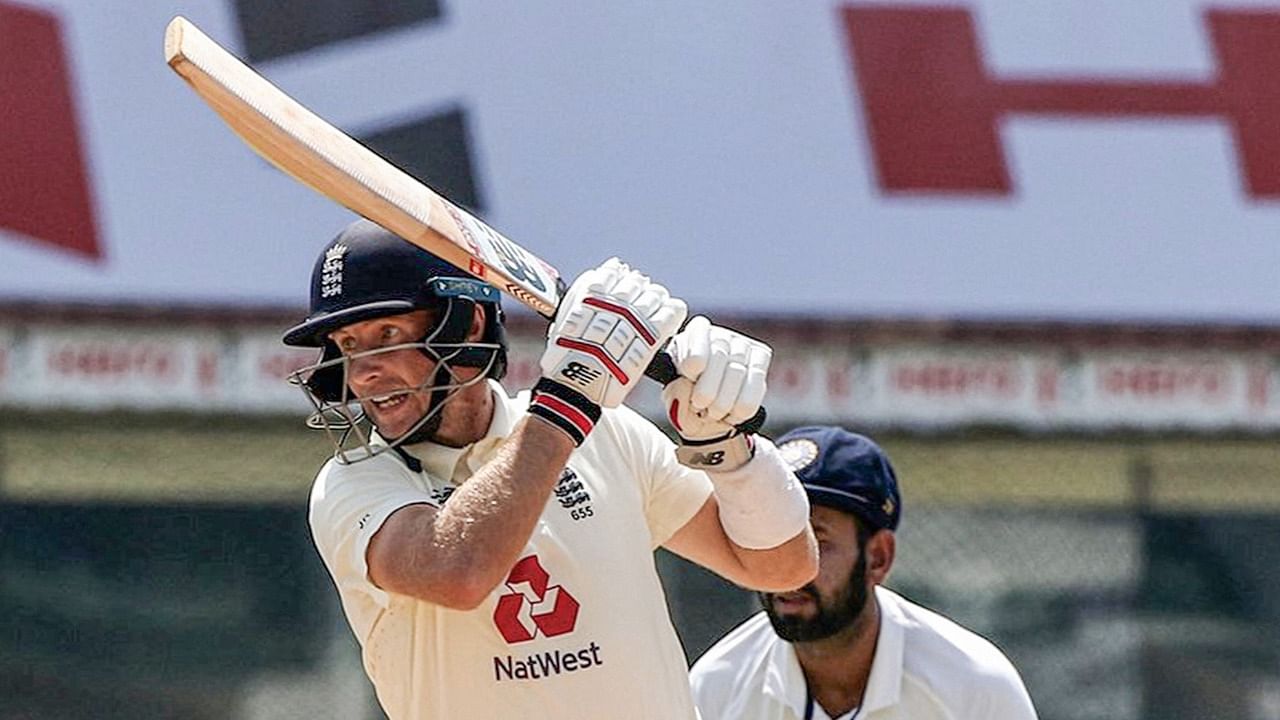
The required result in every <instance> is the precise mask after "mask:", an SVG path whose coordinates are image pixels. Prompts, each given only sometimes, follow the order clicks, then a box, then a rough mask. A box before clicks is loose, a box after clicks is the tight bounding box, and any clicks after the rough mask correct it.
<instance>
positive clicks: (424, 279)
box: [284, 219, 500, 347]
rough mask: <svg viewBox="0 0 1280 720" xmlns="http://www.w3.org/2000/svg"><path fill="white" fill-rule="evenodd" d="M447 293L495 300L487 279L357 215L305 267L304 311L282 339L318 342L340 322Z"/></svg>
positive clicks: (429, 302) (422, 303)
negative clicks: (308, 293)
mask: <svg viewBox="0 0 1280 720" xmlns="http://www.w3.org/2000/svg"><path fill="white" fill-rule="evenodd" d="M450 295H467V296H469V297H471V298H472V299H473V300H476V301H477V302H492V303H497V302H499V300H500V298H499V296H498V290H497V288H495V287H493V286H492V285H490V284H488V283H486V282H482V281H480V280H476V279H474V278H472V277H471V276H470V275H468V274H467V273H465V272H463V271H462V270H460V269H458V268H456V267H454V266H453V265H451V264H449V263H447V262H445V261H444V260H441V259H440V258H438V257H436V256H435V255H432V254H431V253H429V252H427V251H426V250H423V249H422V248H420V247H418V246H416V245H413V244H412V243H409V242H406V241H404V240H402V239H401V238H400V237H399V236H398V235H395V234H394V233H392V232H389V231H388V230H385V229H383V228H382V227H381V226H379V225H377V224H375V223H372V222H370V221H368V220H365V219H360V220H357V221H355V222H353V223H351V224H350V225H348V226H347V227H346V228H344V229H343V231H342V232H341V233H339V234H338V236H337V237H335V238H334V239H333V240H330V241H329V244H328V245H326V246H325V248H324V250H322V251H321V253H320V256H319V258H317V260H316V264H315V268H314V269H313V270H312V273H311V309H310V312H309V314H308V315H307V319H306V320H305V321H303V322H301V323H299V324H297V325H295V326H294V327H292V328H290V329H289V330H288V331H287V332H286V333H285V335H284V342H285V344H287V345H302V346H313V347H320V346H322V345H323V344H324V338H325V336H327V335H328V334H329V333H330V332H332V331H333V330H336V329H338V328H340V327H342V326H344V325H349V324H351V323H354V322H358V321H360V320H370V319H372V318H376V317H385V316H388V315H398V314H400V313H405V312H410V311H413V310H416V309H419V308H424V307H432V306H434V305H435V304H436V303H438V302H439V301H440V298H443V297H448V296H450Z"/></svg>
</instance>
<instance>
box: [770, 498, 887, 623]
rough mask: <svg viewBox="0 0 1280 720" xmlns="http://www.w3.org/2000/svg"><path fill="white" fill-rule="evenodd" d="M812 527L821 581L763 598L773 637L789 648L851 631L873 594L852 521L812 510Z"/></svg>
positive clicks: (821, 508) (846, 516)
mask: <svg viewBox="0 0 1280 720" xmlns="http://www.w3.org/2000/svg"><path fill="white" fill-rule="evenodd" d="M810 522H811V524H812V525H813V533H814V535H815V536H816V537H817V539H818V553H819V569H818V576H817V577H816V578H814V579H813V581H812V582H810V583H809V584H808V585H805V586H804V587H802V588H800V589H799V590H793V591H791V592H786V593H760V601H761V603H762V604H763V605H764V609H765V612H766V613H767V614H768V616H769V621H770V622H771V623H772V624H773V629H774V631H776V632H777V633H778V636H779V637H781V638H782V639H783V640H787V641H789V642H809V641H813V640H822V639H824V638H828V637H831V636H832V635H835V634H836V633H838V632H840V631H841V630H843V629H845V628H847V627H849V626H851V625H852V624H853V623H854V622H855V621H856V620H857V619H858V617H859V616H860V615H861V614H862V611H863V609H864V608H865V607H866V604H867V598H868V597H869V592H870V590H869V586H868V583H867V554H866V548H863V547H859V545H858V526H857V521H856V520H854V518H853V516H852V515H850V514H848V513H846V512H843V511H841V510H835V509H833V508H829V507H825V506H822V505H814V506H813V508H812V510H811V512H810Z"/></svg>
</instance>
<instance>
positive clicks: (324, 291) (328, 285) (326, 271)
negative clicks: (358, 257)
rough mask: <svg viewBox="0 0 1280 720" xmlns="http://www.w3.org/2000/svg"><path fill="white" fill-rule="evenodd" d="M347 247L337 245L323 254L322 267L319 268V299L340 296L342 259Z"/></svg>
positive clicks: (340, 244)
mask: <svg viewBox="0 0 1280 720" xmlns="http://www.w3.org/2000/svg"><path fill="white" fill-rule="evenodd" d="M346 254H347V246H346V245H343V244H342V243H338V244H337V245H334V246H333V247H331V248H329V249H328V250H326V251H325V252H324V265H321V266H320V297H326V298H327V297H333V296H334V295H341V294H342V268H343V265H344V262H343V258H344V257H345V256H346Z"/></svg>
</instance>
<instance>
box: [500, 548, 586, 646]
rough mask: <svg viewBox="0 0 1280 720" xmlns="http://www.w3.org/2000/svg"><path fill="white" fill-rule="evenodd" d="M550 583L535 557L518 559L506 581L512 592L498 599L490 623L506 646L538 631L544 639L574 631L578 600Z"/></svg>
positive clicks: (534, 635) (531, 637)
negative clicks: (496, 628) (506, 643)
mask: <svg viewBox="0 0 1280 720" xmlns="http://www.w3.org/2000/svg"><path fill="white" fill-rule="evenodd" d="M550 581H551V576H550V575H549V574H548V573H547V571H546V570H544V569H542V564H541V563H539V562H538V556H537V555H529V556H527V557H523V558H520V560H519V561H518V562H517V563H516V564H515V567H513V568H511V573H510V574H509V575H507V582H506V584H507V589H508V590H510V591H511V592H510V593H508V594H506V595H503V596H502V597H500V598H498V607H496V608H495V609H494V611H493V623H494V625H497V626H498V632H499V633H501V634H502V637H503V638H505V639H506V641H507V642H508V643H513V644H514V643H520V642H525V641H527V640H532V639H533V638H534V637H536V636H537V635H538V633H539V632H541V633H542V634H543V635H544V636H546V637H556V636H557V635H564V634H565V633H569V632H573V628H574V625H575V624H577V622H578V601H577V600H575V599H574V598H573V596H572V595H570V594H569V591H568V590H565V589H564V588H563V587H561V586H559V585H548V583H549V582H550Z"/></svg>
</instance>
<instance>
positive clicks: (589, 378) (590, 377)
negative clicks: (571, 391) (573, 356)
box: [560, 362, 600, 387]
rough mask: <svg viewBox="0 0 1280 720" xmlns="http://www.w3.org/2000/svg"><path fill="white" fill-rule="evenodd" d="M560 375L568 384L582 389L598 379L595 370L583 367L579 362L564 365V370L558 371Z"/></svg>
mask: <svg viewBox="0 0 1280 720" xmlns="http://www.w3.org/2000/svg"><path fill="white" fill-rule="evenodd" d="M560 374H561V375H563V376H564V377H565V379H567V380H569V381H570V382H573V383H576V384H578V385H582V386H584V387H585V386H587V385H590V384H591V383H593V382H595V379H596V378H598V377H600V371H599V370H596V369H595V368H593V367H591V366H590V365H583V364H582V363H580V362H571V363H569V364H568V365H565V366H564V369H562V370H561V371H560Z"/></svg>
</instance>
